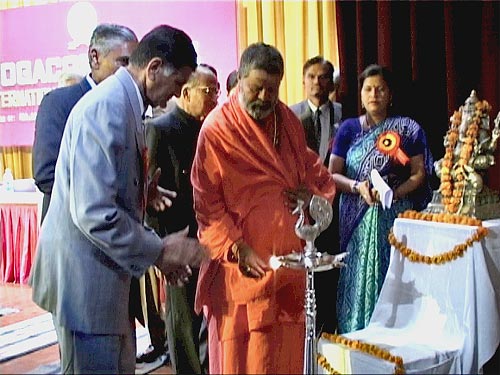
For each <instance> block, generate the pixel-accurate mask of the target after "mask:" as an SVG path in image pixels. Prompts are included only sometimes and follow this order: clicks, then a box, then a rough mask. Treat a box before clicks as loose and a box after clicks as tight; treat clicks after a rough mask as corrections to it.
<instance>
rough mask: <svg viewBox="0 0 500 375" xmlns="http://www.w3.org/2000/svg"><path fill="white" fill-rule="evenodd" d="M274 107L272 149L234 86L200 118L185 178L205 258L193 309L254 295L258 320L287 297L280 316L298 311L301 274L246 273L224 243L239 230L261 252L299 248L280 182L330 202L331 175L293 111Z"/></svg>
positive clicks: (298, 315) (224, 306) (297, 315)
mask: <svg viewBox="0 0 500 375" xmlns="http://www.w3.org/2000/svg"><path fill="white" fill-rule="evenodd" d="M275 110H276V115H277V120H278V128H279V129H280V131H279V137H280V138H279V147H278V149H275V148H274V146H273V144H272V142H271V140H270V139H269V137H268V136H267V135H266V133H265V130H263V128H261V126H259V124H257V123H256V122H255V120H253V119H252V118H251V117H250V116H249V115H248V114H247V112H246V111H245V110H244V109H243V108H242V107H241V105H240V104H239V101H238V92H237V93H235V94H234V95H231V97H230V98H229V101H228V102H226V103H224V104H223V105H222V106H221V107H220V108H218V109H216V110H214V111H212V113H211V114H210V115H209V117H208V118H207V119H206V120H205V122H204V124H203V126H202V129H201V132H200V136H199V139H198V146H197V151H196V156H195V159H194V163H193V168H192V172H191V181H192V184H193V190H194V206H195V211H196V217H197V220H198V223H199V231H198V237H199V239H200V241H201V243H203V244H204V245H206V246H207V247H208V248H209V251H210V255H211V259H212V260H211V261H210V262H209V263H208V264H205V265H202V267H201V269H200V274H199V279H198V290H197V296H196V305H195V307H196V309H197V311H200V310H201V308H202V306H203V305H206V306H207V307H208V308H209V310H210V309H211V308H212V307H216V308H217V309H221V311H228V310H230V309H231V306H234V305H235V304H248V303H250V302H254V303H255V304H256V306H258V308H257V307H256V311H255V313H256V314H257V315H258V317H255V319H257V321H258V322H259V323H256V324H264V323H265V322H267V323H269V322H270V321H271V322H272V321H275V319H276V318H277V317H276V316H275V314H276V313H277V311H278V310H279V309H278V310H277V308H276V306H274V307H273V305H275V304H277V305H282V304H285V305H286V304H289V305H290V309H289V311H288V312H289V314H288V315H289V316H288V318H290V319H299V320H300V319H303V316H302V315H303V298H304V285H305V277H304V274H301V273H300V271H295V270H290V269H283V268H282V269H279V270H277V271H269V272H267V274H266V276H265V277H264V278H262V279H260V280H256V279H250V278H246V277H243V276H242V274H241V273H240V271H239V270H238V267H237V264H235V263H230V262H228V261H227V255H228V251H229V249H230V247H231V245H232V244H233V243H234V242H235V241H237V240H238V239H240V238H243V240H244V241H245V242H246V243H248V244H249V245H250V246H251V247H252V248H253V249H254V251H256V252H257V253H258V255H259V256H260V257H261V258H262V259H264V260H268V259H269V257H270V256H271V255H283V254H288V253H290V252H292V251H301V250H302V248H303V243H302V241H301V240H300V239H299V238H298V237H297V236H296V234H295V231H294V226H295V223H296V221H297V216H295V215H292V214H291V213H290V212H289V210H288V208H287V207H286V206H285V203H284V202H285V199H284V195H283V192H284V190H285V189H288V188H296V187H298V186H299V185H301V184H303V185H305V186H307V187H308V188H309V189H310V190H311V191H312V192H313V194H317V195H321V196H323V197H325V198H327V199H328V200H329V201H330V202H331V201H332V200H333V197H334V195H335V185H334V182H333V180H332V178H331V175H330V174H329V173H328V170H327V169H326V168H325V167H324V166H323V164H322V162H321V160H320V159H319V157H318V155H317V154H316V153H314V152H313V151H312V150H310V149H309V148H307V145H306V140H305V136H304V129H303V127H302V124H301V123H300V121H299V120H298V118H297V117H296V116H295V115H294V114H293V112H291V111H290V109H289V108H288V107H287V106H286V105H285V104H283V103H282V102H279V103H278V104H277V105H276V109H275ZM269 117H270V118H272V117H273V115H271V116H269ZM271 121H272V119H271ZM285 290H286V291H288V292H286V293H285V294H286V295H282V294H283V293H280V291H283V292H284V291H285ZM289 292H290V293H292V294H293V296H291V295H290V294H289ZM281 295H282V296H281ZM280 296H281V297H280ZM279 299H283V300H279ZM297 303H298V306H296V304H297ZM281 307H283V306H280V308H281ZM249 309H250V310H252V309H251V308H249ZM257 310H258V311H257ZM250 313H251V312H250ZM280 314H282V312H280ZM285 315H287V314H285ZM288 318H284V319H288Z"/></svg>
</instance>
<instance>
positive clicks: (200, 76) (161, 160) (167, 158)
mask: <svg viewBox="0 0 500 375" xmlns="http://www.w3.org/2000/svg"><path fill="white" fill-rule="evenodd" d="M214 72H215V70H214V69H213V68H212V67H211V66H209V65H206V64H200V65H198V67H197V68H196V71H195V72H194V73H193V74H192V75H191V77H190V78H189V81H188V82H187V83H186V84H185V85H184V86H183V87H182V90H181V96H180V97H179V99H178V100H177V104H176V105H175V107H174V108H173V109H172V110H170V111H169V112H167V113H166V114H163V115H161V116H159V117H156V118H154V119H152V120H150V121H148V123H147V129H146V131H147V143H148V150H149V155H150V158H149V160H150V161H151V162H150V173H152V172H153V171H155V170H156V169H157V168H158V167H159V168H161V171H162V174H161V177H160V179H159V184H160V185H161V186H162V187H163V188H166V189H169V190H174V191H176V192H177V197H176V198H175V199H174V200H173V202H172V206H171V207H170V208H169V209H168V210H165V211H164V212H161V213H159V215H158V216H157V217H156V218H152V220H151V221H150V224H151V226H152V227H153V228H154V229H156V230H157V232H158V233H160V234H161V235H164V234H167V233H172V232H176V231H179V230H181V229H183V228H185V227H187V226H189V237H192V238H196V237H197V231H198V224H197V222H196V218H195V212H194V203H193V186H192V185H191V180H190V174H191V165H192V163H193V158H194V154H195V150H196V142H197V140H198V135H199V132H200V128H201V124H202V121H203V120H204V119H205V117H206V116H207V115H208V113H209V112H210V111H211V110H212V109H214V108H215V106H216V105H217V98H218V96H219V82H218V81H217V76H216V73H214ZM197 276H198V269H193V275H192V276H191V278H190V279H189V281H188V282H187V283H186V284H185V285H184V286H182V287H178V286H175V285H167V290H166V295H167V301H166V322H167V339H168V348H169V352H170V359H171V363H172V368H173V371H174V372H175V373H177V374H201V373H208V350H207V330H206V322H204V318H203V314H200V315H198V314H196V313H195V311H194V300H195V294H196V284H197V281H198V277H197Z"/></svg>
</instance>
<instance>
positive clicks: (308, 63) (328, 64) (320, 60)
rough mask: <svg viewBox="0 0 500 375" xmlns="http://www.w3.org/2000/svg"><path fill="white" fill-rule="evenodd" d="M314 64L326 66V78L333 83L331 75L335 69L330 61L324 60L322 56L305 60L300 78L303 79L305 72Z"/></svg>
mask: <svg viewBox="0 0 500 375" xmlns="http://www.w3.org/2000/svg"><path fill="white" fill-rule="evenodd" d="M316 64H321V65H326V67H327V68H328V78H330V81H331V82H333V73H334V72H335V68H334V67H333V64H332V63H331V62H330V61H328V60H326V59H325V58H324V57H323V56H314V57H312V58H310V59H309V60H307V61H306V62H305V63H304V66H303V67H302V76H303V77H304V76H305V75H306V72H307V70H308V69H309V68H310V67H311V66H313V65H316Z"/></svg>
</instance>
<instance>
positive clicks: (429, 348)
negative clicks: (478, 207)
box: [318, 219, 500, 374]
mask: <svg viewBox="0 0 500 375" xmlns="http://www.w3.org/2000/svg"><path fill="white" fill-rule="evenodd" d="M483 226H485V227H487V228H488V229H489V233H488V236H487V237H486V238H484V239H483V240H482V241H481V242H477V241H476V242H474V243H473V244H472V246H470V247H468V248H467V250H466V252H465V254H464V256H463V257H460V258H458V259H456V260H454V261H450V262H446V263H443V264H439V265H437V264H431V265H428V264H425V263H415V262H411V261H410V260H409V259H408V258H406V257H404V256H403V255H402V254H401V253H400V252H399V251H398V250H396V249H395V248H394V247H393V248H392V249H391V261H390V265H389V270H388V272H387V276H386V279H385V282H384V285H383V287H382V290H381V293H380V297H379V300H378V301H377V305H376V307H375V310H374V312H373V315H372V318H371V321H370V323H369V325H368V326H367V327H366V328H364V329H362V330H359V331H355V332H351V333H349V334H346V335H344V336H345V337H347V338H349V339H351V340H359V341H363V342H367V343H370V344H375V345H377V346H378V347H379V348H382V349H385V350H388V351H389V352H390V353H391V354H392V355H394V356H400V357H401V358H402V359H403V363H404V367H405V371H406V373H408V374H410V373H425V374H446V373H449V374H459V373H462V374H477V373H480V372H481V370H482V367H483V365H484V364H485V363H486V362H487V361H488V360H489V359H490V358H491V357H492V356H493V354H494V353H495V350H496V348H497V347H498V345H499V343H500V220H499V219H497V220H489V221H484V222H483ZM476 229H477V227H473V226H466V225H455V224H445V223H436V222H428V221H421V220H410V219H396V221H395V223H394V228H393V231H394V234H395V236H396V239H397V240H398V241H399V242H402V243H403V244H404V245H405V246H407V247H408V248H410V249H412V250H414V251H417V252H418V253H420V254H422V255H428V256H434V255H439V254H441V253H444V252H447V251H450V250H452V249H453V248H454V247H455V246H456V245H459V244H463V243H464V242H465V241H466V240H467V239H468V238H471V237H472V235H473V234H474V233H475V232H476ZM318 352H319V353H320V354H322V355H323V356H325V357H326V360H327V361H328V364H329V365H330V366H331V367H332V368H333V369H335V370H336V371H339V372H341V373H353V374H361V373H369V374H375V373H381V374H382V373H384V374H387V373H394V369H395V366H394V364H393V363H391V362H389V361H385V360H382V359H379V358H377V357H375V356H371V355H368V354H365V353H362V352H359V351H355V350H350V349H348V348H346V347H345V346H342V345H339V344H335V343H333V342H332V341H331V340H329V339H327V338H321V339H320V340H319V342H318ZM319 371H320V373H328V371H327V370H325V368H324V367H322V366H319Z"/></svg>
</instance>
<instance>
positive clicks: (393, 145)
mask: <svg viewBox="0 0 500 375" xmlns="http://www.w3.org/2000/svg"><path fill="white" fill-rule="evenodd" d="M400 144H401V137H400V135H399V134H398V133H396V132H394V131H386V132H383V133H382V134H380V135H379V137H378V139H377V149H378V150H379V151H380V152H381V153H383V154H385V155H389V156H390V157H392V158H394V159H396V160H397V161H398V162H400V163H401V164H402V165H406V163H408V162H409V161H410V158H409V157H408V156H407V155H406V154H405V153H404V151H403V150H401V148H399V145H400Z"/></svg>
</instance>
